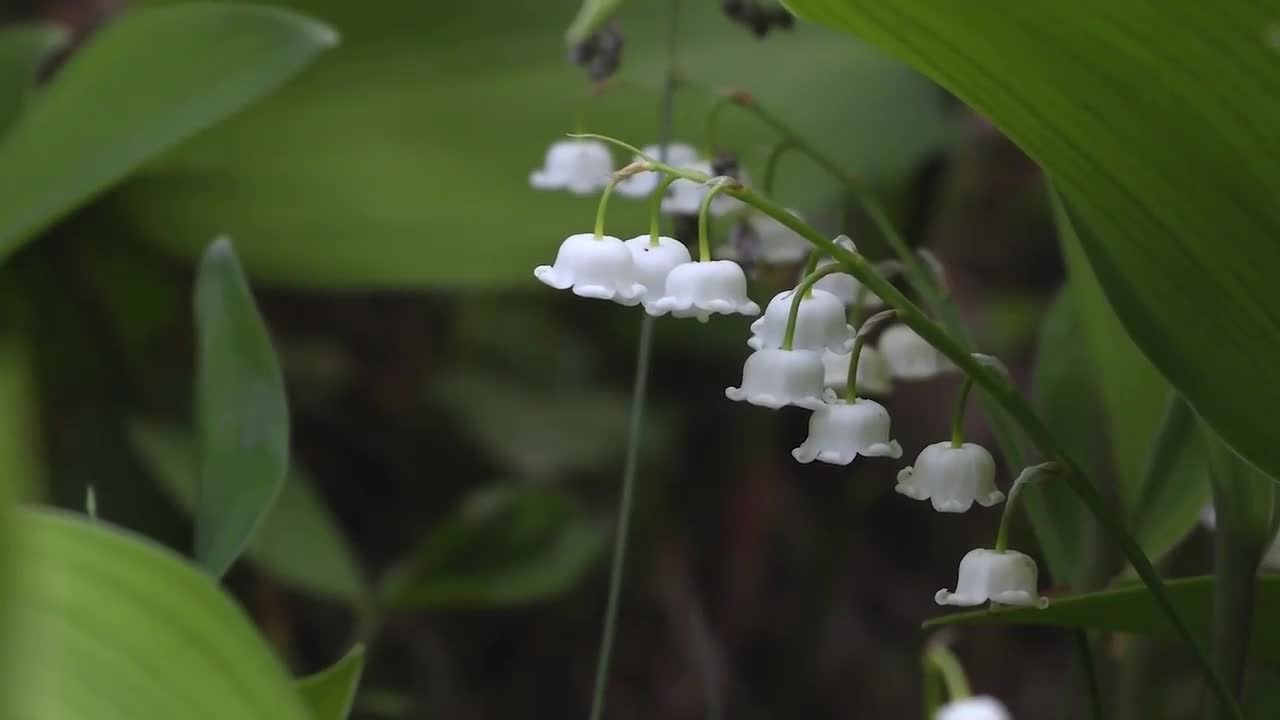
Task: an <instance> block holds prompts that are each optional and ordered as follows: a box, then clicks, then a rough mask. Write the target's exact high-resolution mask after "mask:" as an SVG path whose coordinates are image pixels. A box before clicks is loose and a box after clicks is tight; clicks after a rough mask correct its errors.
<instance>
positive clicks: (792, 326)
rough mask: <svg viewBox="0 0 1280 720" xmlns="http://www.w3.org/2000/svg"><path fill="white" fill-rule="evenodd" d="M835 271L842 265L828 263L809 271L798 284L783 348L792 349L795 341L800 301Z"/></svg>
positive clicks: (793, 294) (793, 296)
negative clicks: (817, 283) (814, 286)
mask: <svg viewBox="0 0 1280 720" xmlns="http://www.w3.org/2000/svg"><path fill="white" fill-rule="evenodd" d="M834 272H840V266H839V265H835V264H832V265H828V266H826V267H824V268H822V269H821V270H817V271H814V272H812V273H809V274H808V275H806V276H805V278H804V280H801V281H800V284H799V285H798V286H796V289H795V292H793V293H792V294H791V312H790V313H789V314H788V315H787V329H786V332H784V333H783V334H782V349H783V350H790V349H791V345H792V343H793V342H795V338H796V320H797V318H799V317H800V303H801V302H803V301H804V298H805V297H806V296H807V295H808V294H809V290H810V289H812V288H813V284H814V283H816V282H818V281H819V280H821V279H822V278H824V277H826V276H828V275H830V274H831V273H834Z"/></svg>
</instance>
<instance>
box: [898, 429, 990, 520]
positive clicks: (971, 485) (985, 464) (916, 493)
mask: <svg viewBox="0 0 1280 720" xmlns="http://www.w3.org/2000/svg"><path fill="white" fill-rule="evenodd" d="M894 490H897V491H898V492H899V493H901V494H903V495H906V496H907V497H909V498H911V499H913V500H931V501H932V502H933V509H934V510H937V511H938V512H957V513H958V512H964V511H966V510H968V509H969V508H970V507H971V506H972V505H973V503H974V501H977V503H978V504H979V505H981V506H983V507H991V506H992V505H995V504H996V503H998V502H1000V501H1001V500H1004V493H1002V492H1000V491H999V490H997V489H996V462H995V460H994V459H992V457H991V453H989V452H987V451H986V449H985V448H983V447H982V446H981V445H977V444H975V443H964V444H963V445H961V446H960V447H952V446H951V443H950V442H940V443H934V444H932V445H930V446H929V447H927V448H925V449H924V450H923V451H922V452H921V453H920V457H918V458H916V464H915V467H905V468H903V469H902V470H900V471H898V484H897V486H896V487H894Z"/></svg>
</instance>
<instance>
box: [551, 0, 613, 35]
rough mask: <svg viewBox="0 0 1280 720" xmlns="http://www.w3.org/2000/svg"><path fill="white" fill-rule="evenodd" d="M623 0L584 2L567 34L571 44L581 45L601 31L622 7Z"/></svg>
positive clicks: (592, 0)
mask: <svg viewBox="0 0 1280 720" xmlns="http://www.w3.org/2000/svg"><path fill="white" fill-rule="evenodd" d="M622 1H623V0H582V5H581V6H580V7H579V8H578V14H577V15H574V16H573V22H571V23H569V29H568V31H566V32H565V36H566V38H567V39H568V40H569V42H570V43H580V42H582V41H583V40H586V39H587V38H588V37H590V36H591V34H592V33H594V32H595V31H596V30H599V29H600V26H601V25H604V24H605V23H606V22H607V21H608V20H609V18H611V17H613V14H614V13H616V12H618V8H620V7H622Z"/></svg>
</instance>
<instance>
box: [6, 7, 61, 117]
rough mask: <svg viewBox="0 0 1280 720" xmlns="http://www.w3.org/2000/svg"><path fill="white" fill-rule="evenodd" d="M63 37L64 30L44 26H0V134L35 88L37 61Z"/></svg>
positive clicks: (59, 42) (57, 44)
mask: <svg viewBox="0 0 1280 720" xmlns="http://www.w3.org/2000/svg"><path fill="white" fill-rule="evenodd" d="M63 40H64V33H62V32H60V31H59V30H58V29H57V28H54V27H49V26H44V25H34V26H8V27H3V28H0V137H3V136H4V133H5V131H6V130H8V129H9V126H10V125H11V124H13V121H14V120H15V119H17V117H18V115H19V114H20V113H21V112H22V109H23V106H25V105H26V103H27V100H28V98H29V96H30V95H31V92H32V90H34V89H35V84H36V82H35V81H36V69H37V68H38V67H39V65H40V61H41V60H44V59H45V58H46V57H48V55H49V51H50V50H53V49H54V48H55V47H57V46H59V45H60V44H62V42H63Z"/></svg>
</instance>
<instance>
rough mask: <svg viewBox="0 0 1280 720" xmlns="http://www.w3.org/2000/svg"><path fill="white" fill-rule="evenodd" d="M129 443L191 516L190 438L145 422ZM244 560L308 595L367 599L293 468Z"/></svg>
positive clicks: (332, 526)
mask: <svg viewBox="0 0 1280 720" xmlns="http://www.w3.org/2000/svg"><path fill="white" fill-rule="evenodd" d="M129 438H130V440H131V441H132V442H133V447H134V449H135V450H136V451H137V452H138V455H139V456H140V457H141V458H142V459H143V461H144V462H145V463H146V465H147V467H148V468H149V469H150V470H151V473H152V475H154V476H155V478H156V480H157V481H159V482H160V483H161V485H163V486H164V489H165V490H166V491H168V493H169V495H170V496H172V497H173V499H174V501H175V502H176V503H178V505H180V506H181V507H182V508H183V509H184V510H186V511H188V512H191V511H192V510H194V509H195V496H196V467H197V465H198V460H197V457H198V454H197V452H196V447H195V442H194V440H193V438H192V437H191V436H190V435H188V434H186V433H184V432H181V431H178V430H176V429H174V428H171V427H166V426H163V425H157V424H154V423H144V422H134V423H131V424H130V426H129ZM245 556H246V557H247V558H248V559H249V560H250V561H251V562H253V563H254V564H255V565H257V566H258V567H259V568H261V569H262V570H264V571H265V572H267V573H270V574H271V576H272V577H275V578H276V579H278V580H280V581H281V582H283V583H285V584H286V585H288V586H290V587H292V588H295V589H297V590H301V591H303V592H306V593H309V594H311V595H315V596H318V597H324V598H329V599H331V600H337V601H339V602H343V603H346V604H348V605H355V604H356V603H358V602H360V601H361V600H363V599H364V598H365V597H366V595H367V589H366V587H365V581H364V578H363V577H362V575H361V572H360V567H359V565H358V564H357V563H356V559H355V553H354V552H353V551H352V549H351V545H350V544H349V543H348V542H347V538H346V535H345V534H344V533H343V531H342V528H340V527H339V526H338V523H337V521H336V520H335V519H334V517H333V514H332V513H331V512H330V511H329V508H328V507H326V506H325V504H324V500H323V499H322V498H321V497H320V496H319V495H317V494H316V491H315V490H314V489H313V488H312V487H311V481H310V479H309V478H308V477H307V476H306V475H305V474H303V473H302V472H301V471H300V470H298V469H297V468H292V469H291V470H290V472H289V473H288V475H287V476H286V477H285V484H284V489H282V490H281V491H280V497H279V498H277V499H276V501H275V503H274V504H273V505H272V506H271V509H270V510H269V511H268V512H267V515H266V517H265V518H263V520H262V525H261V526H260V527H259V528H258V531H257V532H256V533H254V535H253V537H252V538H250V540H249V545H248V547H246V548H245Z"/></svg>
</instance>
